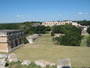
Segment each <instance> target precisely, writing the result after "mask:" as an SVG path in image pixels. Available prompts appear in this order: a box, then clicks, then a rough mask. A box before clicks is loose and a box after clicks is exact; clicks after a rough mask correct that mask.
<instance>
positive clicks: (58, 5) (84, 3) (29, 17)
mask: <svg viewBox="0 0 90 68" xmlns="http://www.w3.org/2000/svg"><path fill="white" fill-rule="evenodd" d="M60 20H90V0H0V23H8V22H9V23H10V22H24V21H60Z"/></svg>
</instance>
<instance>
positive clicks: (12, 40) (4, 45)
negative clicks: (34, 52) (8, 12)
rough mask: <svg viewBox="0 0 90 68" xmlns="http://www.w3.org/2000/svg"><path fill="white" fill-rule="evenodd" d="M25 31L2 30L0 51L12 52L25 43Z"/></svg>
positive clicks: (0, 31)
mask: <svg viewBox="0 0 90 68" xmlns="http://www.w3.org/2000/svg"><path fill="white" fill-rule="evenodd" d="M23 38H24V33H23V32H22V31H20V30H0V52H10V51H12V50H13V49H15V48H16V47H18V46H19V45H21V44H23Z"/></svg>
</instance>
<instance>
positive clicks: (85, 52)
mask: <svg viewBox="0 0 90 68" xmlns="http://www.w3.org/2000/svg"><path fill="white" fill-rule="evenodd" d="M14 53H16V54H17V56H18V58H20V59H21V60H22V59H29V60H31V61H34V60H39V59H43V60H47V61H51V62H57V61H58V60H59V59H63V58H70V59H71V63H72V66H74V67H76V68H77V67H83V66H86V67H90V48H89V47H74V46H60V45H55V44H54V43H53V41H52V37H51V36H50V35H49V34H46V35H43V36H41V37H40V38H38V39H37V40H36V41H35V43H34V44H32V45H31V44H27V45H25V46H23V47H21V48H19V49H17V50H16V51H15V52H14Z"/></svg>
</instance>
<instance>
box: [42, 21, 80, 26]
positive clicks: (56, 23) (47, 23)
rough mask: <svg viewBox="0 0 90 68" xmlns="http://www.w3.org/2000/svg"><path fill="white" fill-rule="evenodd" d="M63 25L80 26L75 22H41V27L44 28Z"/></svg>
mask: <svg viewBox="0 0 90 68" xmlns="http://www.w3.org/2000/svg"><path fill="white" fill-rule="evenodd" d="M65 24H72V25H74V26H80V24H78V23H77V22H72V21H60V22H58V21H54V22H53V21H50V22H43V23H42V25H44V26H54V25H65Z"/></svg>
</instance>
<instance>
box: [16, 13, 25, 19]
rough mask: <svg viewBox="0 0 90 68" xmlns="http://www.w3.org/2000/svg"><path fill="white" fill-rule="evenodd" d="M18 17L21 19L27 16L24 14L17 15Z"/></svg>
mask: <svg viewBox="0 0 90 68" xmlns="http://www.w3.org/2000/svg"><path fill="white" fill-rule="evenodd" d="M16 18H19V19H24V18H26V17H25V16H24V15H19V14H18V15H16Z"/></svg>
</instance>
